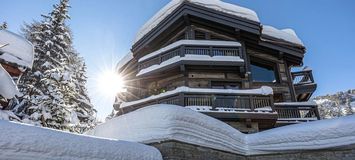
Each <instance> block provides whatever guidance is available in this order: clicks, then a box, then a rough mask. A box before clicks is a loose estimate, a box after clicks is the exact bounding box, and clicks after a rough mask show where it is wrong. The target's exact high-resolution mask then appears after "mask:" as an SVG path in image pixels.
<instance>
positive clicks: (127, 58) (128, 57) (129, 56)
mask: <svg viewBox="0 0 355 160" xmlns="http://www.w3.org/2000/svg"><path fill="white" fill-rule="evenodd" d="M132 59H133V53H132V52H129V53H127V54H126V55H125V56H124V57H123V58H122V59H121V60H120V61H119V62H118V63H117V66H116V70H119V69H120V68H122V67H123V66H124V65H126V64H127V63H128V62H129V61H131V60H132Z"/></svg>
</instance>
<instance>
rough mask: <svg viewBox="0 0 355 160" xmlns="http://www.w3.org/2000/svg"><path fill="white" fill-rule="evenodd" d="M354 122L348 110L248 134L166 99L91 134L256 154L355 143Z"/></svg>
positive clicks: (119, 118) (104, 125) (98, 128)
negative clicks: (336, 115)
mask: <svg viewBox="0 0 355 160" xmlns="http://www.w3.org/2000/svg"><path fill="white" fill-rule="evenodd" d="M354 122H355V116H348V117H343V118H339V119H332V120H323V121H316V122H310V123H302V124H297V125H290V126H285V127H280V128H276V129H271V130H268V131H264V132H260V133H256V134H249V135H246V134H243V133H241V132H239V131H238V130H236V129H234V128H232V127H230V126H229V125H227V124H225V123H224V122H221V121H219V120H216V119H214V118H212V117H209V116H206V115H203V114H201V113H198V112H195V111H193V110H191V109H188V108H184V107H180V106H175V105H166V104H160V105H153V106H148V107H145V108H142V109H139V110H137V111H134V112H131V113H128V114H125V115H122V116H119V117H117V118H114V119H112V120H110V121H108V122H106V123H104V124H101V125H99V126H97V127H96V128H94V129H93V130H91V131H89V132H88V133H87V134H89V135H95V136H99V137H107V138H114V139H119V140H127V141H134V142H143V143H153V142H161V141H164V140H177V141H180V142H185V143H190V144H195V145H200V146H204V147H209V148H214V149H218V150H224V151H228V152H233V153H237V154H242V155H256V154H268V153H282V152H288V151H296V150H305V149H307V150H312V149H325V148H332V147H342V146H346V145H352V144H355V134H354V133H355V123H354Z"/></svg>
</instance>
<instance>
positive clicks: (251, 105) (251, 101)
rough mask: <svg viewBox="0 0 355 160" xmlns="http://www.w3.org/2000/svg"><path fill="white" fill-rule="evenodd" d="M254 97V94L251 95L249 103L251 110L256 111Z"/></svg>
mask: <svg viewBox="0 0 355 160" xmlns="http://www.w3.org/2000/svg"><path fill="white" fill-rule="evenodd" d="M253 100H254V98H253V96H252V95H249V104H250V109H251V111H254V101H253Z"/></svg>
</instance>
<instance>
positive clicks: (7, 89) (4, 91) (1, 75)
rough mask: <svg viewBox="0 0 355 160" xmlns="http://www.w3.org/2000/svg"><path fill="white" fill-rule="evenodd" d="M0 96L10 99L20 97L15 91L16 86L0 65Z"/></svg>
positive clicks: (17, 91) (16, 90)
mask: <svg viewBox="0 0 355 160" xmlns="http://www.w3.org/2000/svg"><path fill="white" fill-rule="evenodd" d="M0 82H1V83H0V96H2V97H4V98H6V99H11V98H13V97H15V96H16V95H21V94H20V92H19V90H18V89H17V85H16V84H15V82H14V81H13V80H12V78H11V76H10V75H9V73H7V71H6V70H5V69H4V68H3V67H2V66H1V64H0Z"/></svg>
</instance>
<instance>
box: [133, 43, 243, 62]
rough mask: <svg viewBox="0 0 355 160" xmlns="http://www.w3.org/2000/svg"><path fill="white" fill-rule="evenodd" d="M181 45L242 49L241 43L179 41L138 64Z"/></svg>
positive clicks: (144, 57)
mask: <svg viewBox="0 0 355 160" xmlns="http://www.w3.org/2000/svg"><path fill="white" fill-rule="evenodd" d="M181 45H193V46H212V45H213V46H215V47H240V46H242V45H241V44H240V43H239V42H235V41H211V40H179V41H176V42H174V43H172V44H169V45H167V46H165V47H163V48H161V49H159V50H157V51H154V52H152V53H149V54H147V55H145V56H143V57H142V58H140V59H139V60H138V62H142V61H145V60H147V59H149V58H152V57H155V56H157V55H159V54H161V53H163V52H166V51H168V50H171V49H174V48H176V47H179V46H181Z"/></svg>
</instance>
